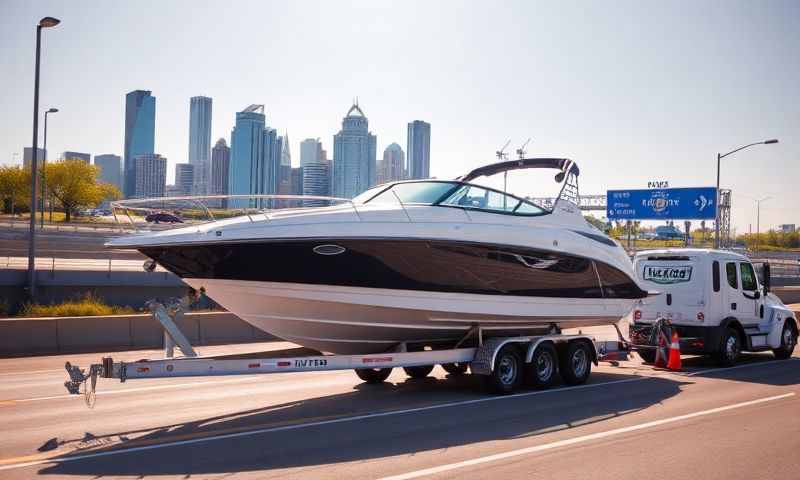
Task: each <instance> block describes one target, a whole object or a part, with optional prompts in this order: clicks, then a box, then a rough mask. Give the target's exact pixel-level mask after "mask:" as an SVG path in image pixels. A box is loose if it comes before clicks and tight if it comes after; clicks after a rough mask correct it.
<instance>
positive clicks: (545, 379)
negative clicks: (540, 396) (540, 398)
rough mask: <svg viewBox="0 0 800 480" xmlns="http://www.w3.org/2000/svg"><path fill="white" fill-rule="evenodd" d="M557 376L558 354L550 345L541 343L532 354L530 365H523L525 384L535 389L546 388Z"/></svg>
mask: <svg viewBox="0 0 800 480" xmlns="http://www.w3.org/2000/svg"><path fill="white" fill-rule="evenodd" d="M557 374H558V354H556V347H554V346H553V344H552V343H543V344H541V345H539V346H538V347H536V351H535V352H533V358H531V363H529V364H527V365H525V383H527V384H528V385H530V386H532V387H535V388H547V387H549V386H551V385H552V384H553V383H555V380H556V376H557Z"/></svg>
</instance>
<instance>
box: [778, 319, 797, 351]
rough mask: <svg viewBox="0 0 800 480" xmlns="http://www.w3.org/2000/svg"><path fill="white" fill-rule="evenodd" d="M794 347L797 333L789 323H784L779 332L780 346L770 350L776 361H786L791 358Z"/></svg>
mask: <svg viewBox="0 0 800 480" xmlns="http://www.w3.org/2000/svg"><path fill="white" fill-rule="evenodd" d="M796 345H797V331H796V330H795V328H794V325H792V324H791V322H786V323H784V324H783V330H782V331H781V346H780V347H778V348H774V349H772V353H773V354H774V355H775V358H777V359H778V360H786V359H787V358H791V356H792V353H793V352H794V347H795V346H796Z"/></svg>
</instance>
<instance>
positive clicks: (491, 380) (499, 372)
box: [486, 345, 522, 395]
mask: <svg viewBox="0 0 800 480" xmlns="http://www.w3.org/2000/svg"><path fill="white" fill-rule="evenodd" d="M486 382H487V385H486V386H487V387H488V388H489V390H490V391H492V392H494V393H499V394H502V395H507V394H509V393H511V392H513V391H514V390H516V389H517V387H519V385H520V383H522V356H521V355H520V354H519V349H517V347H516V346H514V345H506V346H504V347H503V348H501V349H500V351H499V352H497V357H496V358H495V361H494V370H492V373H491V375H489V376H487V377H486Z"/></svg>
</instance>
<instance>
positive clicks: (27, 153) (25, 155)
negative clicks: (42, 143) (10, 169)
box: [22, 147, 47, 170]
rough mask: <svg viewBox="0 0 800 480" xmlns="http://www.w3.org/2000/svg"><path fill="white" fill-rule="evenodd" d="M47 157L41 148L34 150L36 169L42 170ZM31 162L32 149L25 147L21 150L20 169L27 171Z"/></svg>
mask: <svg viewBox="0 0 800 480" xmlns="http://www.w3.org/2000/svg"><path fill="white" fill-rule="evenodd" d="M46 156H47V152H46V151H45V150H44V149H43V148H37V149H36V168H37V169H40V168H42V163H44V159H45V157H46ZM31 160H33V149H32V148H31V147H25V148H24V149H23V150H22V168H24V169H26V170H29V169H30V168H31Z"/></svg>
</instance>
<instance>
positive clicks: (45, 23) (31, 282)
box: [28, 17, 61, 300]
mask: <svg viewBox="0 0 800 480" xmlns="http://www.w3.org/2000/svg"><path fill="white" fill-rule="evenodd" d="M59 23H61V20H59V19H57V18H53V17H44V18H43V19H41V20H39V24H38V25H36V69H35V74H34V80H33V145H32V147H33V148H32V153H31V208H30V212H31V213H30V217H31V221H30V232H29V235H30V239H29V241H28V295H29V296H30V298H31V300H33V299H34V298H35V294H36V268H35V263H34V262H35V260H36V215H35V212H36V180H37V175H36V170H37V167H38V165H37V163H38V159H37V158H36V157H37V153H38V151H37V148H38V147H39V58H40V57H41V44H42V29H43V28H50V27H55V26H56V25H58V24H59Z"/></svg>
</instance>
